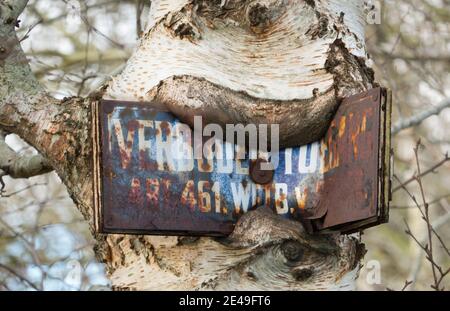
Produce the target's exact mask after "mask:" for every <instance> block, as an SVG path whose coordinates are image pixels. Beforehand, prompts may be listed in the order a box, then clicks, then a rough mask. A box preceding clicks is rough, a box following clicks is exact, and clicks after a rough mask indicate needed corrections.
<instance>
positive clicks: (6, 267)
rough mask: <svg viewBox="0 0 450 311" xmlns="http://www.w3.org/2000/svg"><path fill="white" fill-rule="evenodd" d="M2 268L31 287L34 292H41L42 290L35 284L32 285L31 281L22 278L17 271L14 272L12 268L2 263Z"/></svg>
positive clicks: (0, 266) (0, 265)
mask: <svg viewBox="0 0 450 311" xmlns="http://www.w3.org/2000/svg"><path fill="white" fill-rule="evenodd" d="M0 268H2V269H3V270H5V271H7V272H8V273H9V274H11V275H13V276H15V277H16V278H18V279H19V280H20V281H22V282H23V283H26V284H27V285H28V286H30V287H31V288H33V289H34V290H37V291H39V290H40V289H39V288H37V287H36V285H34V284H33V283H31V281H29V280H28V279H27V278H25V277H23V276H21V275H20V274H19V273H17V272H16V271H14V269H11V268H10V267H8V266H6V265H4V264H2V263H0Z"/></svg>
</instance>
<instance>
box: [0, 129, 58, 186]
mask: <svg viewBox="0 0 450 311" xmlns="http://www.w3.org/2000/svg"><path fill="white" fill-rule="evenodd" d="M0 169H1V170H2V171H3V172H4V173H6V174H7V175H9V176H11V177H12V178H29V177H33V176H36V175H41V174H45V173H48V172H51V171H52V170H53V168H52V167H51V166H50V164H49V162H48V161H47V159H45V158H44V157H43V156H42V155H39V154H38V155H22V156H21V155H19V154H17V153H16V152H15V151H14V150H12V149H11V148H10V147H9V146H8V144H7V143H6V142H5V135H4V133H3V132H2V130H0Z"/></svg>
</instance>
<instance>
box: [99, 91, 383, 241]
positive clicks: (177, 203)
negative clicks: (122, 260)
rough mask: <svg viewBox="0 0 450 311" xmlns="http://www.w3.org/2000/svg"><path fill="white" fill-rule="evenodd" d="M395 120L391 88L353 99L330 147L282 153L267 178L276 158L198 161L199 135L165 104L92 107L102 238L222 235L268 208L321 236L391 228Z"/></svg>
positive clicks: (333, 129)
mask: <svg viewBox="0 0 450 311" xmlns="http://www.w3.org/2000/svg"><path fill="white" fill-rule="evenodd" d="M390 113H391V101H390V95H389V92H387V91H386V90H385V89H383V88H375V89H372V90H370V91H368V92H365V93H362V94H359V95H356V96H352V97H350V98H347V99H345V100H344V101H343V102H342V104H341V105H340V107H339V109H338V111H337V113H336V115H335V117H334V119H333V121H332V123H331V125H330V128H329V130H328V132H327V133H326V135H325V136H324V138H323V139H322V140H321V141H318V142H315V143H311V144H308V145H306V146H301V147H295V148H287V149H282V150H280V151H279V152H278V153H277V155H278V157H277V165H276V167H274V168H273V170H261V165H262V163H264V162H267V161H266V160H268V159H266V160H262V159H259V158H258V159H257V160H254V159H253V160H252V159H249V158H248V159H247V158H244V159H235V158H233V157H231V158H230V157H228V156H222V157H221V156H217V155H219V154H223V155H226V154H227V152H229V153H230V154H232V155H235V153H236V152H237V149H238V148H235V145H234V144H230V143H228V142H223V143H220V142H219V143H218V142H217V141H216V142H215V144H214V145H215V147H214V148H215V150H214V152H215V156H212V157H207V158H195V157H194V156H193V154H194V153H195V149H196V148H197V146H196V145H195V144H194V142H195V137H193V136H194V134H193V131H191V129H190V128H189V127H188V126H187V125H185V124H182V123H181V122H180V121H178V120H177V119H176V117H174V116H173V115H172V114H171V113H170V112H168V111H167V110H166V109H165V108H164V107H163V106H162V105H161V104H158V103H155V102H151V103H138V102H124V101H108V100H104V101H101V102H99V103H96V104H94V105H93V122H94V127H93V128H94V130H93V138H94V145H95V148H94V198H95V219H96V223H97V229H98V231H99V232H104V233H132V234H133V233H136V234H164V235H172V234H174V235H209V236H222V235H227V234H229V233H231V232H232V230H233V227H234V225H235V223H236V221H237V220H238V218H239V217H240V216H241V215H242V214H243V213H245V212H247V211H249V210H252V209H254V208H256V207H258V206H261V205H266V206H268V207H270V208H271V209H273V211H274V212H275V213H277V214H279V215H280V217H287V218H291V219H295V220H298V221H300V222H302V223H303V225H305V226H306V227H307V228H308V229H309V230H310V231H312V232H317V231H340V232H345V233H349V232H354V231H358V230H361V229H363V228H366V227H370V226H374V225H377V224H380V223H383V222H386V221H387V219H388V207H389V200H390V198H389V197H390V183H391V180H390V158H391V157H390ZM202 142H204V141H202ZM180 146H181V149H180ZM211 150H212V149H211ZM180 153H181V154H182V156H180ZM247 155H248V154H247ZM299 225H300V224H299Z"/></svg>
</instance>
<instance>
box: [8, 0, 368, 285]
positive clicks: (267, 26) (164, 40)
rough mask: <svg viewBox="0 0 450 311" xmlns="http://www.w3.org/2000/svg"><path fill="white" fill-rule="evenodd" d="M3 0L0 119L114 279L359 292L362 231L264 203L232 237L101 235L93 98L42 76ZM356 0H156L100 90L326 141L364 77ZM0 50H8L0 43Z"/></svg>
mask: <svg viewBox="0 0 450 311" xmlns="http://www.w3.org/2000/svg"><path fill="white" fill-rule="evenodd" d="M8 3H12V1H6V2H5V1H3V2H1V3H0V14H1V15H0V39H1V40H0V128H3V129H5V130H7V131H9V132H13V133H16V134H18V135H20V136H21V137H22V138H23V139H25V140H26V141H27V142H28V143H30V144H31V145H33V146H34V147H36V149H37V150H38V151H39V152H41V154H42V155H43V156H44V157H46V158H47V159H48V161H49V163H50V165H51V166H52V167H53V168H54V169H55V170H56V172H57V173H58V174H59V176H60V177H61V179H62V180H63V182H64V183H65V185H66V186H67V188H68V190H69V193H70V195H71V197H72V198H73V200H74V202H75V203H76V204H77V206H78V208H79V209H80V211H81V212H82V213H83V215H84V216H85V218H86V220H87V221H88V222H89V224H90V227H91V229H92V231H93V234H94V236H95V238H96V239H97V245H96V247H95V252H96V254H97V257H98V258H99V259H100V260H101V261H102V262H104V263H105V264H106V267H107V271H108V275H109V276H110V278H111V280H112V284H113V286H114V288H115V289H189V290H195V289H234V290H238V289H239V290H241V289H276V290H306V289H309V290H313V289H315V290H319V289H353V288H354V280H355V279H356V277H357V273H358V270H359V260H360V259H361V257H362V256H363V254H364V251H363V247H362V245H361V244H360V243H359V242H358V240H357V238H355V237H349V236H340V235H339V234H333V235H326V236H322V235H318V236H310V235H308V234H307V233H306V232H305V231H304V230H303V228H302V227H301V225H300V224H299V223H297V222H293V221H289V220H283V219H280V218H279V217H277V216H276V215H273V214H271V213H270V212H268V211H266V210H265V209H264V208H259V209H257V210H256V211H252V212H249V213H248V214H246V215H244V216H243V217H242V218H241V219H240V221H239V223H238V224H237V225H236V229H235V231H234V233H233V234H232V235H231V236H230V237H228V238H226V239H211V238H186V237H185V238H177V237H157V236H129V235H101V234H98V233H96V232H95V231H94V225H93V222H92V220H93V219H92V202H93V193H92V142H91V134H90V128H91V116H90V104H91V103H92V102H93V101H95V100H96V99H97V98H84V99H83V98H68V99H65V100H63V101H58V100H56V99H54V98H51V97H50V96H48V95H47V94H46V93H45V90H43V88H42V87H41V86H40V85H39V84H38V83H37V82H36V80H35V78H34V77H33V75H32V73H31V70H30V68H29V66H28V63H27V61H26V58H25V56H24V54H23V52H22V50H21V48H20V45H19V44H18V40H17V37H16V35H15V33H14V27H15V24H16V20H17V16H18V14H19V13H20V11H21V9H23V6H24V5H25V3H26V1H14V4H15V5H16V4H19V3H20V4H21V6H20V7H19V6H17V7H15V8H16V9H13V10H11V9H9V8H8ZM361 11H362V1H357V0H351V1H346V2H345V3H340V2H339V1H337V0H336V1H335V0H330V1H318V0H316V1H293V0H292V1H291V0H260V1H251V2H250V1H244V0H228V1H217V0H214V1H201V0H170V1H167V0H160V1H153V2H152V9H151V12H150V17H151V19H152V21H151V22H150V24H149V27H148V29H147V30H146V33H145V35H144V36H143V38H142V40H141V42H140V44H139V46H138V47H137V49H136V51H135V53H134V54H133V56H132V57H131V59H130V60H129V62H128V64H127V66H126V69H125V70H124V72H123V73H122V74H121V75H120V76H118V77H116V78H114V80H113V81H112V82H111V83H110V84H109V86H108V87H107V89H106V90H105V94H104V95H103V94H102V93H100V96H103V97H105V98H113V99H121V100H141V101H146V100H151V99H154V98H157V99H159V100H161V101H163V102H164V103H165V104H166V105H167V106H168V107H170V109H172V111H173V112H174V113H175V114H177V115H178V116H179V117H180V118H181V119H183V120H185V121H187V122H189V120H190V119H191V118H192V115H193V114H195V113H200V114H202V115H204V116H205V117H207V118H208V120H209V121H215V122H221V123H227V122H233V123H234V122H242V123H248V122H256V123H278V122H281V121H283V122H282V131H281V133H280V134H281V137H283V139H284V141H283V142H282V144H284V145H293V144H300V143H304V142H310V141H312V140H315V139H317V138H319V137H320V135H322V134H323V131H324V130H325V129H326V128H327V127H328V122H327V121H328V120H329V119H331V117H332V115H333V112H334V111H335V109H336V108H337V106H338V104H339V101H340V99H341V98H343V97H345V96H348V95H351V94H354V93H357V92H360V91H362V90H365V89H367V88H369V87H371V85H372V83H373V74H372V72H371V70H370V69H368V67H367V66H366V64H365V61H366V60H367V55H366V53H365V44H364V33H363V21H362V17H361ZM2 51H3V52H2Z"/></svg>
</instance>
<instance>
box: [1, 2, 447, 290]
mask: <svg viewBox="0 0 450 311" xmlns="http://www.w3.org/2000/svg"><path fill="white" fill-rule="evenodd" d="M368 2H369V4H368V14H370V15H371V17H372V18H371V19H370V24H369V25H368V26H367V44H368V48H369V50H370V54H371V55H372V58H373V61H374V65H373V66H374V69H375V72H376V79H377V81H378V82H379V83H380V84H381V85H382V86H386V87H389V88H390V89H392V91H393V104H394V105H393V120H394V137H393V144H394V159H395V160H394V166H395V179H394V184H393V189H394V196H393V199H394V200H393V202H392V207H391V213H390V222H389V224H385V225H382V226H378V227H375V228H372V229H369V230H366V231H365V233H364V234H363V236H362V240H363V242H364V243H365V244H366V248H367V250H368V253H367V254H366V256H365V258H364V266H363V268H362V270H361V274H360V278H359V280H358V289H359V290H389V289H391V290H402V289H404V290H432V289H433V288H432V286H433V285H435V284H436V283H437V282H439V284H440V287H441V288H442V287H445V288H446V289H448V288H450V275H449V274H446V272H447V269H449V267H450V253H449V250H448V247H447V246H446V244H447V245H448V244H450V239H449V237H450V226H449V224H450V161H448V159H447V158H446V153H447V152H448V151H449V150H450V109H447V107H450V74H449V72H450V1H449V0H408V1H406V0H405V1H403V0H396V1H368ZM149 4H150V1H143V0H142V1H141V0H128V1H111V0H110V1H107V0H88V1H77V0H70V1H69V0H32V1H30V4H29V5H28V7H27V9H26V11H25V12H24V14H23V15H22V16H21V18H20V19H21V20H22V22H21V27H20V29H19V36H20V38H22V46H23V48H24V49H25V51H26V53H27V55H28V57H29V59H30V62H31V65H32V68H33V71H34V72H35V74H36V75H37V77H38V78H39V80H40V81H41V82H42V83H43V84H44V85H45V86H46V87H47V88H48V89H49V90H50V91H51V92H52V94H53V95H54V96H55V97H58V98H63V97H67V96H85V95H87V94H89V93H90V92H92V91H93V90H95V89H98V88H99V87H100V86H101V85H102V84H104V83H105V82H106V81H108V80H109V79H110V78H111V77H112V76H114V75H115V74H117V73H119V72H120V71H121V70H122V68H123V67H124V64H125V62H126V60H127V58H128V57H129V56H130V55H131V53H132V51H133V48H134V46H135V44H136V42H137V38H138V36H139V34H140V33H141V31H142V29H145V24H144V22H145V16H146V15H147V12H148V9H149ZM6 140H7V143H8V144H9V145H10V146H12V147H13V148H14V149H15V150H16V151H18V152H20V153H34V152H35V151H34V150H33V149H32V148H30V147H29V146H28V145H27V144H26V143H24V142H23V141H21V140H20V138H18V137H17V136H14V135H9V136H7V139H6ZM419 140H420V142H421V143H420V145H418V144H417V142H418V141H419ZM417 175H419V176H421V177H420V178H418V179H417V178H416V179H414V178H413V177H414V176H417ZM3 180H4V182H5V184H6V187H5V189H4V191H3V192H2V194H1V196H0V290H18V289H22V290H24V289H26V290H108V289H109V288H110V284H109V282H108V280H107V278H106V277H105V271H104V268H103V266H102V265H101V264H99V263H98V262H96V260H95V256H94V252H93V249H92V247H93V239H92V236H91V235H90V233H89V230H88V227H87V225H86V224H85V223H84V222H83V219H82V216H81V214H79V213H78V211H77V210H76V209H75V207H74V205H73V203H72V201H71V199H70V198H69V196H68V194H67V191H66V189H65V186H64V185H63V184H62V183H61V181H60V180H59V178H58V177H57V175H56V174H55V173H50V174H47V175H43V176H38V177H34V178H31V179H28V180H12V179H10V178H8V177H5V178H4V179H3ZM408 228H409V229H408ZM430 236H431V242H432V243H431V245H432V252H430V251H429V249H430V248H429V247H428V246H429V245H430ZM418 243H420V244H421V245H422V248H421V247H420V246H419V245H418ZM427 252H428V253H427ZM430 255H431V256H430Z"/></svg>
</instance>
